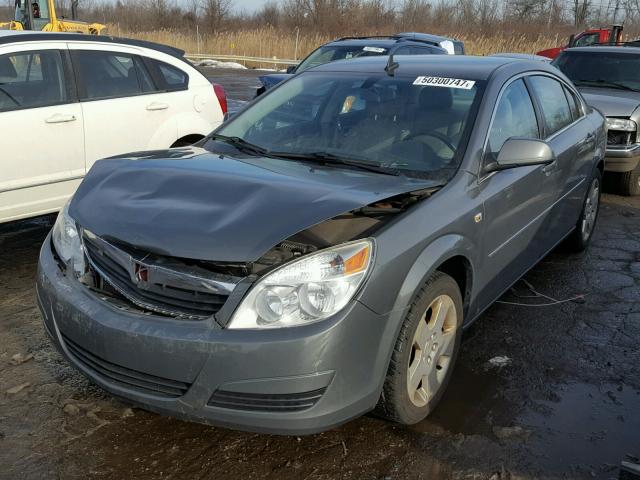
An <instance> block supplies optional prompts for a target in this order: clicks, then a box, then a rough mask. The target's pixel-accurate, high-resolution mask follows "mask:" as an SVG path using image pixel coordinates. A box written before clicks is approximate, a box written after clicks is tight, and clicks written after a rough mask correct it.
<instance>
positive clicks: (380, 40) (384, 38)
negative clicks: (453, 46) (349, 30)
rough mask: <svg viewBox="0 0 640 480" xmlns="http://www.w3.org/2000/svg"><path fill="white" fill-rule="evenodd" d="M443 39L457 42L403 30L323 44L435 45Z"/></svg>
mask: <svg viewBox="0 0 640 480" xmlns="http://www.w3.org/2000/svg"><path fill="white" fill-rule="evenodd" d="M445 40H449V41H452V42H459V40H456V39H454V38H450V37H443V36H441V35H432V34H430V33H419V32H403V33H397V34H395V35H380V36H370V37H342V38H338V39H336V40H333V41H331V42H328V43H326V44H325V45H353V46H362V45H370V46H372V47H384V46H390V45H395V44H396V43H399V42H416V43H423V44H432V45H437V44H440V43H441V42H444V41H445Z"/></svg>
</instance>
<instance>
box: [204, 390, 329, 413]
mask: <svg viewBox="0 0 640 480" xmlns="http://www.w3.org/2000/svg"><path fill="white" fill-rule="evenodd" d="M325 390H326V388H320V389H318V390H312V391H310V392H303V393H273V394H262V393H242V392H230V391H227V390H217V391H216V392H215V393H214V394H213V395H212V396H211V399H210V400H209V403H208V405H209V406H211V407H218V408H227V409H230V410H250V411H255V412H299V411H301V410H306V409H307V408H311V407H313V406H314V405H315V404H316V403H318V400H320V398H322V395H323V394H324V392H325Z"/></svg>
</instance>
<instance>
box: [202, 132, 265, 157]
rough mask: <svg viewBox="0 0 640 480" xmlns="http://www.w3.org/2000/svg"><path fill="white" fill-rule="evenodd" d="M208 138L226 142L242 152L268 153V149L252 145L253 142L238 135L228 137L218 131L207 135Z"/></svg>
mask: <svg viewBox="0 0 640 480" xmlns="http://www.w3.org/2000/svg"><path fill="white" fill-rule="evenodd" d="M209 138H211V139H212V140H218V141H220V142H224V143H228V144H229V145H233V146H234V147H236V148H237V149H238V150H241V151H243V152H248V153H252V154H254V155H269V150H267V149H266V148H264V147H261V146H259V145H254V144H253V143H250V142H247V141H246V140H245V139H243V138H240V137H229V136H227V135H220V134H219V133H212V134H211V135H209Z"/></svg>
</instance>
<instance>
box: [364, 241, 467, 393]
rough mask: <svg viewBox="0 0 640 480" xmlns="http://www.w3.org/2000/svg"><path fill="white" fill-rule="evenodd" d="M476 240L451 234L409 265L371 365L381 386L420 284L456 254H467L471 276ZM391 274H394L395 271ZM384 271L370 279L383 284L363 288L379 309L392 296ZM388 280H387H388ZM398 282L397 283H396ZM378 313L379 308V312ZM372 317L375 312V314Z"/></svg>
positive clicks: (366, 297)
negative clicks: (374, 287)
mask: <svg viewBox="0 0 640 480" xmlns="http://www.w3.org/2000/svg"><path fill="white" fill-rule="evenodd" d="M474 248H475V247H474V245H473V243H472V242H471V241H470V240H469V239H468V238H466V237H463V236H462V235H458V234H448V235H444V236H442V237H439V238H437V239H436V240H434V241H432V242H430V243H429V244H428V245H427V246H426V247H425V248H424V249H423V250H422V251H421V252H420V254H419V255H418V257H417V258H416V260H415V261H414V262H413V265H412V266H411V267H410V268H409V269H408V271H407V273H406V275H405V276H404V278H402V279H401V280H400V282H399V283H400V287H399V289H398V291H397V293H396V294H395V298H394V299H393V300H392V301H393V303H392V305H393V306H392V308H391V310H390V311H389V310H386V315H383V317H382V318H385V317H386V325H385V326H384V330H383V335H382V339H383V340H382V341H381V342H380V344H379V345H378V355H377V357H376V362H375V364H374V365H371V370H372V372H373V373H374V374H375V375H377V378H380V383H379V385H378V388H379V389H380V391H381V390H382V385H383V383H384V379H385V378H386V375H385V372H386V369H387V368H388V366H389V361H390V359H391V355H392V353H393V349H394V347H395V344H396V339H397V338H398V334H399V333H400V328H401V327H402V324H403V322H404V319H405V316H406V314H407V311H408V309H409V306H410V305H411V303H412V302H413V300H414V298H415V296H416V295H417V293H418V291H419V288H420V287H421V286H422V285H423V284H424V282H425V281H426V280H427V279H428V278H429V277H430V276H431V275H432V274H433V273H434V272H435V271H436V270H437V269H438V267H439V266H440V265H442V264H443V263H444V262H445V261H447V260H448V259H450V258H453V257H455V256H458V255H461V256H464V257H465V258H466V259H467V260H468V261H469V264H470V265H471V269H472V272H471V278H472V279H473V278H474V274H473V263H472V261H471V259H472V258H473V257H472V252H473V251H474ZM389 275H391V276H393V273H390V274H389ZM386 276H387V275H386V274H385V273H383V272H376V270H375V269H374V271H373V272H372V275H371V278H370V279H369V282H370V284H371V285H380V287H379V288H376V289H373V290H372V289H369V290H368V291H366V292H363V295H362V296H361V297H360V299H359V301H360V302H361V303H363V304H364V305H365V306H367V307H368V308H370V309H371V310H373V311H374V312H376V309H378V308H384V307H383V305H384V304H385V299H389V290H391V289H392V287H391V286H392V285H394V283H393V282H392V280H393V279H391V278H388V279H385V278H384V277H386ZM387 281H388V283H387ZM395 285H397V283H395ZM376 313H377V312H376ZM372 317H373V316H372Z"/></svg>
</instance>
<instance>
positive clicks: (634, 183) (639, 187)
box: [619, 164, 640, 197]
mask: <svg viewBox="0 0 640 480" xmlns="http://www.w3.org/2000/svg"><path fill="white" fill-rule="evenodd" d="M619 191H620V194H621V195H626V196H627V197H631V196H636V195H640V164H638V166H637V167H636V168H635V169H634V170H631V171H629V172H624V173H621V174H620V186H619Z"/></svg>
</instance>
